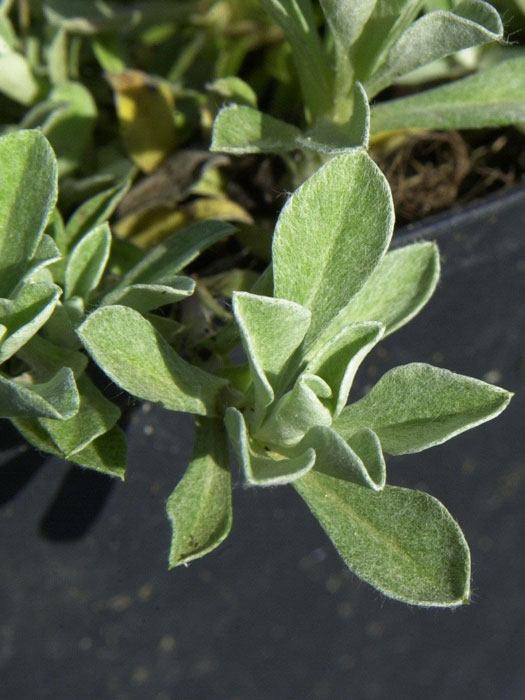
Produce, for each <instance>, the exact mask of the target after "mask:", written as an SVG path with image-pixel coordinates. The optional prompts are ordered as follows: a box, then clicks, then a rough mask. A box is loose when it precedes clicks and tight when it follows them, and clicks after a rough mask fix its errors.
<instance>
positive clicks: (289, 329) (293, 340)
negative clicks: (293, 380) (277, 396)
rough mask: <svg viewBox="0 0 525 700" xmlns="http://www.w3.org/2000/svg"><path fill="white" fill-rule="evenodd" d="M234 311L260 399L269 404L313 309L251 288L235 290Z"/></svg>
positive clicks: (266, 404)
mask: <svg viewBox="0 0 525 700" xmlns="http://www.w3.org/2000/svg"><path fill="white" fill-rule="evenodd" d="M233 312H234V314H235V320H236V321H237V325H238V327H239V330H240V333H241V341H242V344H243V347H244V351H245V352H246V355H247V357H248V362H249V363H250V368H251V372H252V378H253V382H254V386H255V394H256V399H257V403H258V404H259V405H260V406H261V407H266V406H268V405H269V404H270V403H271V402H272V401H273V399H274V389H276V388H278V387H279V386H280V380H281V379H282V375H283V371H284V369H285V367H286V365H287V364H288V361H289V360H290V358H291V356H292V355H293V353H294V352H295V350H296V349H297V348H298V347H299V345H300V344H301V342H302V340H303V338H304V336H305V334H306V331H307V330H308V326H309V325H310V312H309V311H308V309H305V308H304V307H302V306H299V305H298V304H294V303H293V302H291V301H287V300H286V299H275V298H273V297H264V296H257V295H255V294H249V293H248V292H234V293H233Z"/></svg>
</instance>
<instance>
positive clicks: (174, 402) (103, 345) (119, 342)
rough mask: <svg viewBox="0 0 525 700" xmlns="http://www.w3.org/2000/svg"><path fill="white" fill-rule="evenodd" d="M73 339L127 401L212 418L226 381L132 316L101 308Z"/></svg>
mask: <svg viewBox="0 0 525 700" xmlns="http://www.w3.org/2000/svg"><path fill="white" fill-rule="evenodd" d="M78 334H79V336H80V338H81V340H82V342H83V343H84V346H85V348H86V350H87V351H88V353H89V354H90V355H91V357H92V358H93V359H94V361H95V362H96V363H97V364H98V365H99V366H100V368H101V369H102V370H103V371H104V372H105V373H106V374H107V375H108V376H109V377H110V379H112V380H113V381H114V382H115V383H116V384H118V385H119V386H120V387H122V388H123V389H125V390H126V391H128V392H129V393H130V394H132V395H133V396H137V397H138V398H140V399H145V400H146V401H153V402H155V403H160V404H162V405H163V406H164V407H165V408H168V409H170V410H172V411H186V412H188V413H196V414H198V415H214V414H215V412H216V410H217V404H218V401H219V395H220V393H221V391H222V390H223V389H224V387H225V386H226V385H227V382H226V381H225V380H223V379H219V378H218V377H215V376H214V375H212V374H209V373H208V372H205V371H203V370H201V369H199V368H198V367H194V366H193V365H190V364H189V363H188V362H186V361H185V360H183V359H182V358H181V357H180V356H179V355H178V354H177V353H176V352H175V351H174V350H172V348H171V347H170V346H169V345H168V343H167V342H166V341H165V340H164V338H163V337H162V336H161V335H160V333H158V331H156V330H155V328H154V327H153V326H152V324H151V323H149V321H147V320H146V319H145V318H143V317H142V316H141V315H140V314H139V313H138V312H137V311H134V310H133V309H130V308H128V307H125V306H103V307H101V308H100V309H97V310H96V311H95V312H93V313H92V314H91V315H90V316H89V317H88V318H87V319H86V321H84V323H83V324H82V325H81V326H80V328H79V329H78Z"/></svg>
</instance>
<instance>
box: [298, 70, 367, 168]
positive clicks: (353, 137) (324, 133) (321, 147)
mask: <svg viewBox="0 0 525 700" xmlns="http://www.w3.org/2000/svg"><path fill="white" fill-rule="evenodd" d="M353 92H354V98H353V111H352V116H351V117H350V119H349V120H348V121H347V122H345V123H344V124H337V123H335V122H334V121H333V120H331V119H327V120H322V119H321V120H319V121H317V122H316V124H315V126H313V127H312V128H311V129H309V130H308V131H307V132H306V133H305V134H304V135H301V136H299V137H298V138H297V145H299V146H301V147H302V148H307V149H309V150H312V151H317V152H318V153H326V154H330V155H337V154H338V153H347V152H349V151H353V150H355V149H357V148H368V139H369V136H370V105H369V104H368V97H367V95H366V92H365V91H364V88H363V86H362V85H361V83H356V85H355V87H354V91H353Z"/></svg>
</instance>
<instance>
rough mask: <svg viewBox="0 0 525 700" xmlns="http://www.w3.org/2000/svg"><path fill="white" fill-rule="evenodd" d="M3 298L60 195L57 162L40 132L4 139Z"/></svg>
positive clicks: (0, 142) (0, 152)
mask: <svg viewBox="0 0 525 700" xmlns="http://www.w3.org/2000/svg"><path fill="white" fill-rule="evenodd" d="M0 164H1V168H2V185H1V187H0V212H1V217H0V297H7V296H9V292H11V291H12V289H13V288H14V287H15V286H16V285H17V284H18V282H19V280H20V278H21V277H22V276H23V272H24V271H25V268H26V267H27V266H28V260H30V259H31V258H32V257H33V255H34V253H35V252H36V250H37V248H38V244H39V243H40V239H41V238H42V234H43V233H44V229H45V227H46V224H47V221H48V219H49V216H50V214H51V211H52V210H53V208H54V206H55V203H56V199H57V187H58V185H57V177H58V176H57V162H56V158H55V156H54V154H53V151H52V150H51V146H50V145H49V143H48V141H47V140H46V138H45V137H44V136H43V135H42V134H41V133H40V132H39V131H15V132H13V133H11V134H8V135H7V136H4V137H2V138H1V139H0Z"/></svg>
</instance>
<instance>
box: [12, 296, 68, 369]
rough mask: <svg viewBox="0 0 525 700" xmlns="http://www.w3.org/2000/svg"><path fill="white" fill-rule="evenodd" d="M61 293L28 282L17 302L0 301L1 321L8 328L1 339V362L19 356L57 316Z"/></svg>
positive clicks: (16, 297) (15, 299)
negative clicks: (20, 350)
mask: <svg viewBox="0 0 525 700" xmlns="http://www.w3.org/2000/svg"><path fill="white" fill-rule="evenodd" d="M60 294H61V290H60V288H59V287H57V286H56V285H54V284H48V283H47V282H37V283H26V284H24V285H23V286H22V288H21V289H20V291H19V292H18V294H17V295H16V296H15V298H14V299H13V300H11V299H0V322H1V323H2V325H3V326H4V327H5V328H6V329H7V330H6V332H5V333H4V335H3V338H2V340H0V363H2V362H5V361H6V360H7V359H9V358H10V357H11V356H12V355H14V354H15V352H17V351H18V350H19V349H20V348H21V347H22V346H23V345H24V344H25V343H27V341H28V340H29V339H30V338H31V337H32V336H33V335H35V333H37V332H38V331H39V330H40V328H41V327H42V326H43V325H44V324H45V323H46V321H47V320H48V319H49V318H50V316H51V314H52V313H53V311H54V309H55V307H56V305H57V304H58V299H59V297H60Z"/></svg>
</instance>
